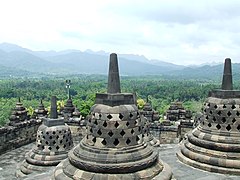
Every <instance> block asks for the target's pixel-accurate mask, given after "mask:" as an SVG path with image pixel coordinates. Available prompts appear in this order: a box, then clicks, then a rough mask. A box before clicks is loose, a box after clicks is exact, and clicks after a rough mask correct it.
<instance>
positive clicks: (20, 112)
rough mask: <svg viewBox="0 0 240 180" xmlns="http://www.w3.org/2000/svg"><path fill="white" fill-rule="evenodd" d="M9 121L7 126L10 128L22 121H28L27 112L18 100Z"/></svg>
mask: <svg viewBox="0 0 240 180" xmlns="http://www.w3.org/2000/svg"><path fill="white" fill-rule="evenodd" d="M9 120H10V122H9V125H11V126H15V125H18V124H19V123H21V122H23V121H26V120H29V117H28V115H27V110H26V108H25V107H24V106H23V104H22V102H21V99H20V98H18V102H17V103H16V106H15V108H14V109H13V111H12V114H11V116H10V118H9Z"/></svg>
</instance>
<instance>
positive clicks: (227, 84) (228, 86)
mask: <svg viewBox="0 0 240 180" xmlns="http://www.w3.org/2000/svg"><path fill="white" fill-rule="evenodd" d="M222 90H233V83H232V64H231V59H230V58H226V59H225V64H224V71H223V79H222Z"/></svg>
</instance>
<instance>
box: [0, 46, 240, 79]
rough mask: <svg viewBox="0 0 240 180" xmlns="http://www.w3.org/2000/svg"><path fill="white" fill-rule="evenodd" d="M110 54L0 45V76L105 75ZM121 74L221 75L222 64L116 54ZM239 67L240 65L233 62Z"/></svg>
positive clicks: (210, 76)
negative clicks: (185, 63) (188, 63)
mask: <svg viewBox="0 0 240 180" xmlns="http://www.w3.org/2000/svg"><path fill="white" fill-rule="evenodd" d="M109 54H110V53H107V52H104V51H98V52H94V51H92V50H86V51H84V52H83V51H80V50H74V49H73V50H64V51H33V50H30V49H26V48H22V47H21V46H18V45H15V44H10V43H1V44H0V70H2V71H1V72H0V76H9V75H13V76H18V75H19V76H22V75H23V74H25V75H26V76H30V75H35V76H37V75H39V74H41V75H66V74H68V75H71V74H107V72H108V59H109ZM118 59H119V69H120V73H121V75H163V76H173V77H177V78H188V79H189V78H210V79H211V78H216V77H221V75H222V70H223V64H217V65H215V64H214V65H204V66H192V67H186V66H182V65H176V64H172V63H168V62H164V61H160V60H149V59H147V58H146V57H144V56H139V55H133V54H118ZM233 66H234V69H239V68H240V64H234V65H233Z"/></svg>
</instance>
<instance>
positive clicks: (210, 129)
mask: <svg viewBox="0 0 240 180" xmlns="http://www.w3.org/2000/svg"><path fill="white" fill-rule="evenodd" d="M203 111H204V112H203V116H202V121H201V123H200V124H199V125H198V126H197V127H196V128H195V129H194V130H193V131H192V132H191V133H189V134H188V135H187V139H186V140H184V141H183V142H182V144H181V148H180V152H179V153H177V156H178V158H179V159H180V160H181V161H182V162H184V163H186V164H188V165H190V166H193V167H196V168H199V169H203V170H207V171H211V172H217V173H224V174H236V175H240V91H237V90H233V84H232V67H231V59H229V58H227V59H225V65H224V73H223V79H222V89H218V90H213V91H211V92H210V93H209V97H208V98H207V100H206V102H205V104H204V110H203Z"/></svg>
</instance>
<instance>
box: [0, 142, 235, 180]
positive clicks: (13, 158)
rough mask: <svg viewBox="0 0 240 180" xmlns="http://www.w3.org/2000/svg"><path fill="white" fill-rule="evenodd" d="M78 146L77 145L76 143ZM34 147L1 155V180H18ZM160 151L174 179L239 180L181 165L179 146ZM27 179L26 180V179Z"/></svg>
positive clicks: (39, 178)
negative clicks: (18, 174) (177, 153)
mask: <svg viewBox="0 0 240 180" xmlns="http://www.w3.org/2000/svg"><path fill="white" fill-rule="evenodd" d="M74 144H77V143H74ZM32 146H33V143H32V144H28V145H25V146H22V147H20V148H17V149H15V150H12V151H9V152H7V153H5V154H2V155H0V179H1V180H9V179H11V180H17V178H16V177H15V175H14V173H15V170H16V167H17V166H19V165H20V163H21V162H22V161H23V160H24V155H25V153H26V152H28V151H29V150H30V149H31V148H32ZM158 149H159V156H160V157H161V159H162V160H163V161H164V162H166V163H167V164H168V165H169V166H170V167H171V168H172V172H173V179H177V180H192V179H194V180H206V179H211V180H238V179H240V176H233V175H224V174H218V173H211V172H207V171H202V170H199V169H196V168H193V167H190V166H188V165H185V164H183V163H181V162H180V161H179V160H178V159H177V156H176V152H177V151H179V145H178V144H163V145H161V147H159V148H158ZM53 170H54V168H52V169H51V168H50V169H49V170H48V171H47V172H45V173H44V174H41V175H36V174H32V175H30V177H28V178H27V179H34V180H49V179H50V176H51V175H52V174H53ZM24 179H26V178H24Z"/></svg>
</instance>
